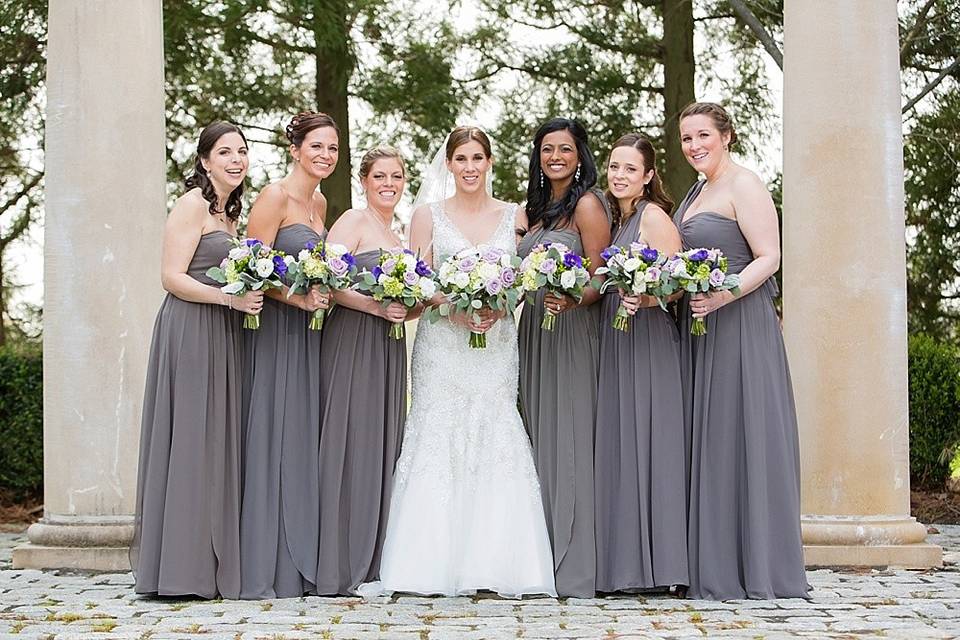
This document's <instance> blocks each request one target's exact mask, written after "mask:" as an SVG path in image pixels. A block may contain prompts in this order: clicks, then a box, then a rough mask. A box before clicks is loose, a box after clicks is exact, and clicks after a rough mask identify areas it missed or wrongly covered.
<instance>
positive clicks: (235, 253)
mask: <svg viewBox="0 0 960 640" xmlns="http://www.w3.org/2000/svg"><path fill="white" fill-rule="evenodd" d="M249 253H250V251H249V249H247V248H246V247H234V248H233V249H230V253H228V254H227V257H229V258H230V259H231V260H240V259H241V258H245V257H246V256H247V254H249Z"/></svg>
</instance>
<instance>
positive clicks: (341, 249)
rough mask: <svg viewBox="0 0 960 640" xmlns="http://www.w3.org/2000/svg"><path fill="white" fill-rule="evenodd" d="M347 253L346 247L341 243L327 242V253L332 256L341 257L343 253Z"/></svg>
mask: <svg viewBox="0 0 960 640" xmlns="http://www.w3.org/2000/svg"><path fill="white" fill-rule="evenodd" d="M345 253H347V248H346V247H345V246H343V245H342V244H337V243H336V242H333V243H330V242H328V243H327V255H328V256H333V257H334V258H341V257H343V254H345Z"/></svg>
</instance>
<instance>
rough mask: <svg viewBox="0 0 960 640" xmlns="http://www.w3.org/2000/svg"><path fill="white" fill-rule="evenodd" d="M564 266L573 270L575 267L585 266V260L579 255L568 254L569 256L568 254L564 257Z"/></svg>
mask: <svg viewBox="0 0 960 640" xmlns="http://www.w3.org/2000/svg"><path fill="white" fill-rule="evenodd" d="M563 264H564V266H566V267H567V268H568V269H572V268H574V267H582V266H583V258H581V257H580V256H578V255H577V254H575V253H568V254H566V255H565V256H563Z"/></svg>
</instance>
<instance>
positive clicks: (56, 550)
mask: <svg viewBox="0 0 960 640" xmlns="http://www.w3.org/2000/svg"><path fill="white" fill-rule="evenodd" d="M129 554H130V548H129V547H46V546H42V545H37V544H32V543H27V544H25V545H21V546H19V547H16V548H14V550H13V568H14V569H83V570H87V571H130V557H129Z"/></svg>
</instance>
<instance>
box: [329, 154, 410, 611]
mask: <svg viewBox="0 0 960 640" xmlns="http://www.w3.org/2000/svg"><path fill="white" fill-rule="evenodd" d="M358 173H359V177H360V185H361V186H362V187H363V191H364V193H365V194H366V197H367V206H366V207H364V208H362V209H350V210H348V211H345V212H344V213H343V215H342V216H340V217H339V218H338V219H337V221H336V223H335V224H334V225H333V227H331V228H330V234H329V235H328V236H327V239H328V240H329V241H330V242H336V243H338V244H342V245H344V246H346V247H347V250H348V251H350V253H352V254H353V255H354V257H355V259H356V262H357V268H358V269H359V270H363V269H366V270H368V271H372V270H373V268H374V267H375V266H377V264H378V261H379V258H380V252H381V251H383V250H385V249H396V248H402V247H403V242H402V241H401V240H400V238H399V237H397V235H396V234H395V233H394V231H393V229H392V222H393V219H394V209H395V208H396V206H397V203H398V202H400V198H401V197H402V196H403V189H404V186H405V184H406V168H405V167H404V163H403V157H402V156H401V155H400V152H399V151H397V150H396V149H393V148H391V147H377V148H375V149H371V150H370V151H367V152H366V153H365V154H364V156H363V159H362V160H361V161H360V170H359V172H358ZM333 297H334V300H335V301H336V303H337V306H335V307H334V309H333V311H332V312H331V313H330V317H329V319H328V320H327V322H326V327H325V328H324V346H323V347H322V348H321V349H320V390H321V391H320V398H321V404H322V406H323V417H322V421H321V424H322V427H321V430H320V434H321V436H320V536H319V541H320V542H319V546H320V551H319V554H318V560H319V565H318V567H317V580H316V593H318V594H320V595H336V594H342V595H348V594H352V593H354V592H355V590H356V588H357V586H358V585H359V584H360V583H361V582H369V581H370V580H373V579H375V578H376V577H377V576H378V575H379V572H380V549H381V548H382V546H383V537H384V533H385V531H386V527H387V510H388V508H389V506H390V493H391V489H392V486H393V467H394V464H395V463H396V461H397V455H398V454H399V452H400V439H401V434H402V433H403V421H404V418H405V417H406V413H407V412H406V408H407V350H406V341H405V340H404V339H400V340H395V339H393V338H391V337H389V329H390V325H391V324H393V323H395V322H403V321H404V320H405V319H406V318H407V308H406V307H405V306H403V305H402V304H400V303H399V302H392V303H390V304H389V305H388V306H386V307H384V306H383V305H381V304H380V303H379V302H376V301H375V300H374V299H373V298H371V297H370V296H369V295H366V294H363V293H360V292H359V291H337V292H334V294H333Z"/></svg>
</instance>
